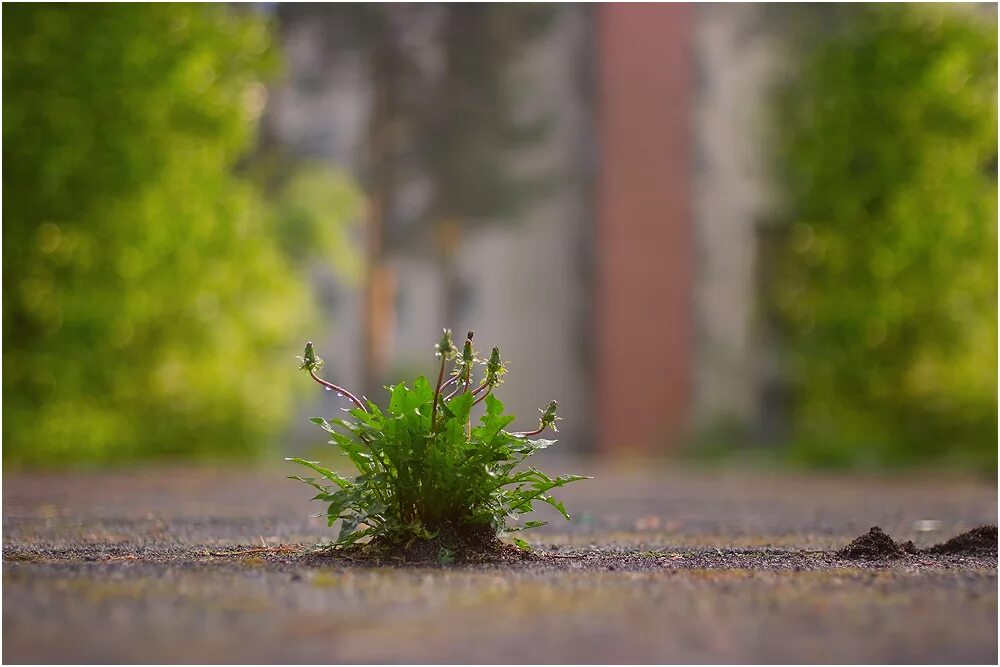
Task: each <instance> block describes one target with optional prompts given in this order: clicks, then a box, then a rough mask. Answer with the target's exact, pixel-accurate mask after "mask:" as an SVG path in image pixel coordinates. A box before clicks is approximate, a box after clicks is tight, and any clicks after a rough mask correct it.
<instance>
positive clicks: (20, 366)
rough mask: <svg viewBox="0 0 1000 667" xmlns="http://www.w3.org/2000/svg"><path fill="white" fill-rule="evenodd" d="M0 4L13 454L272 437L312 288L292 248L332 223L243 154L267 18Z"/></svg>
mask: <svg viewBox="0 0 1000 667" xmlns="http://www.w3.org/2000/svg"><path fill="white" fill-rule="evenodd" d="M3 18H4V22H3V37H4V43H3V57H4V68H3V92H4V102H3V112H4V113H3V141H4V150H3V163H4V175H3V186H4V194H5V195H6V196H5V197H4V200H3V215H4V226H3V241H4V244H3V278H4V285H5V288H4V300H3V318H4V327H3V363H4V372H3V407H4V417H5V419H4V421H3V437H4V460H5V462H13V463H26V464H41V463H45V464H51V463H63V464H66V463H75V462H117V461H123V460H128V459H132V458H139V457H167V456H189V455H211V456H215V455H233V454H247V453H253V452H257V451H260V449H261V447H262V445H263V444H264V443H266V442H267V439H268V437H269V436H271V435H273V434H274V432H275V429H276V428H278V427H279V426H281V425H283V423H284V418H285V417H287V412H288V409H289V407H290V406H289V403H290V391H291V386H290V383H291V381H292V379H293V377H294V376H293V375H292V374H291V373H289V372H288V369H289V368H291V366H289V364H290V363H293V361H294V359H293V357H294V354H295V351H296V350H297V349H298V344H299V342H300V341H299V338H300V337H301V335H302V331H303V330H304V327H305V326H306V323H307V321H308V319H307V318H308V317H309V316H308V313H309V311H310V306H311V294H310V292H309V289H308V287H307V286H306V284H305V283H304V282H303V281H302V280H301V279H300V278H299V277H298V276H297V275H296V273H295V271H294V270H293V267H292V263H291V259H293V258H294V259H299V258H300V257H301V255H302V252H303V248H308V249H310V250H311V251H314V252H329V251H330V250H331V246H332V245H336V243H337V240H336V239H332V238H331V237H330V236H329V234H324V233H323V232H322V231H321V228H322V226H323V225H324V224H327V223H328V222H329V221H318V220H317V217H316V216H315V215H313V216H312V218H309V217H308V216H306V217H305V218H304V220H305V221H304V222H303V217H302V215H300V216H299V221H298V223H297V224H298V227H296V228H293V227H283V226H282V221H283V220H286V219H287V218H288V216H285V215H280V212H281V209H280V207H279V209H278V211H277V212H275V211H272V210H269V209H268V208H267V207H265V206H264V205H263V202H262V201H261V199H260V198H259V197H258V196H257V195H256V191H255V189H254V188H253V187H251V184H250V183H249V182H248V181H246V180H245V179H241V178H238V177H236V176H234V175H233V167H234V165H235V163H236V162H237V160H238V159H239V158H240V156H241V155H242V154H243V153H244V152H245V151H246V150H247V149H248V148H249V147H250V145H251V143H252V140H253V137H254V129H255V127H256V120H257V117H258V115H259V114H260V112H261V111H262V109H263V106H264V102H265V99H266V92H265V89H264V87H263V85H262V84H261V77H262V76H263V75H265V74H267V73H268V72H271V71H274V69H275V65H276V58H275V56H274V54H273V52H272V50H271V46H270V35H269V30H268V27H267V25H266V23H265V22H264V21H262V20H261V19H260V17H259V16H256V15H254V14H250V13H244V12H238V11H234V10H233V9H232V8H228V7H224V6H219V5H217V6H210V5H191V4H159V5H156V4H154V5H103V6H96V5H53V4H33V5H5V6H4V8H3ZM312 178H313V180H315V176H313V177H312ZM300 187H302V186H301V183H300V184H299V185H293V186H292V188H293V189H294V188H300ZM313 189H315V188H313ZM341 192H343V193H344V194H343V195H342V196H343V197H345V198H349V197H350V194H348V193H346V191H343V190H342V191H341ZM289 198H291V199H296V205H299V202H298V200H297V195H296V196H293V195H291V194H289ZM310 220H311V222H310ZM338 222H339V221H338ZM295 236H298V237H299V238H298V242H296V239H295V238H294V237H295Z"/></svg>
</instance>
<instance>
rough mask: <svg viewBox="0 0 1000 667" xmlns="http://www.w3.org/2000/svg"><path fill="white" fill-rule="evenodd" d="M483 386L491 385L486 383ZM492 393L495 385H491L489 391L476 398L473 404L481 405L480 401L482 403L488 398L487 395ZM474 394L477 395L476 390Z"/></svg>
mask: <svg viewBox="0 0 1000 667" xmlns="http://www.w3.org/2000/svg"><path fill="white" fill-rule="evenodd" d="M482 386H483V387H486V386H489V385H485V384H484V385H482ZM492 393H493V387H490V389H489V391H487V392H486V393H485V394H483V395H482V396H480V397H479V398H477V399H476V400H474V401H473V402H472V404H473V405H479V404H480V403H481V402H482V401H484V400H486V397H487V396H489V395H490V394H492ZM472 395H473V396H475V395H476V392H472Z"/></svg>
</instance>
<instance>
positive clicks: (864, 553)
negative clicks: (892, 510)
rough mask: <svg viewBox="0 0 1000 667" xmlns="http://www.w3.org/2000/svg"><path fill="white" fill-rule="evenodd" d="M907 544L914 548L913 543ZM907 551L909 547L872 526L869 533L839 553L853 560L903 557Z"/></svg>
mask: <svg viewBox="0 0 1000 667" xmlns="http://www.w3.org/2000/svg"><path fill="white" fill-rule="evenodd" d="M907 546H909V547H910V548H913V544H912V543H909V544H908V545H907ZM915 550H916V549H914V551H915ZM907 551H908V550H907V549H905V548H904V547H903V546H901V545H899V544H897V543H896V541H895V540H893V539H892V538H891V537H889V536H888V535H886V534H885V533H884V532H883V531H882V529H881V528H879V527H878V526H872V527H871V528H870V529H869V530H868V532H867V533H865V534H864V535H861V536H860V537H858V538H857V539H855V540H854V541H853V542H851V543H850V544H848V545H847V546H846V547H844V548H843V549H841V550H840V551H838V552H837V553H838V555H840V556H841V557H843V558H849V559H851V560H883V559H890V558H903V557H905V556H906V553H907ZM911 553H912V552H911Z"/></svg>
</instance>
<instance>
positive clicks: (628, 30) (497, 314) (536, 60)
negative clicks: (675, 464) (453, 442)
mask: <svg viewBox="0 0 1000 667" xmlns="http://www.w3.org/2000/svg"><path fill="white" fill-rule="evenodd" d="M760 11H761V10H760V9H759V8H758V7H757V6H755V5H590V6H587V5H562V6H559V9H558V11H557V12H556V13H555V16H554V19H553V21H552V24H551V26H550V27H549V28H548V29H547V30H546V31H545V33H544V35H543V36H542V37H541V38H540V39H539V40H537V42H536V43H534V44H532V45H531V46H530V47H528V48H526V49H525V50H524V53H523V54H521V56H520V57H519V58H518V62H517V65H516V69H517V72H516V74H517V77H516V78H517V80H519V81H524V82H526V83H525V85H527V86H529V87H530V94H528V95H525V96H524V100H523V102H522V104H523V106H524V109H523V111H524V113H525V114H528V115H530V114H532V113H537V112H545V113H547V114H548V115H549V117H550V119H551V121H552V122H551V128H550V131H549V132H548V133H547V134H546V135H545V137H544V138H543V139H542V140H541V141H538V142H536V143H535V144H533V145H531V146H529V147H527V148H526V149H524V150H521V151H519V152H518V154H517V156H516V157H515V158H513V159H514V160H515V164H516V165H517V167H518V168H523V169H526V170H535V171H539V172H544V173H547V174H550V175H554V178H555V180H556V182H557V183H558V187H557V188H555V189H554V190H553V191H552V192H551V194H548V195H546V196H545V197H543V198H541V199H540V200H539V201H537V202H536V203H534V204H533V205H532V206H531V208H530V210H529V212H528V213H527V214H526V215H524V216H522V217H521V219H519V220H517V221H511V224H496V225H489V226H482V227H477V228H475V229H474V230H470V231H469V232H468V233H465V234H463V235H462V236H461V237H460V239H459V241H458V242H459V243H460V244H461V248H460V252H459V263H458V272H459V275H460V281H461V285H462V298H461V308H460V309H459V312H458V317H457V318H456V320H457V321H453V322H442V314H443V313H444V312H445V307H444V304H443V303H442V300H443V298H444V297H443V296H442V295H443V294H444V293H445V291H444V286H443V284H442V281H443V280H444V277H443V272H442V271H441V269H440V266H439V264H438V263H437V261H436V260H435V258H433V257H427V256H422V255H421V254H419V253H409V252H406V250H405V249H402V250H400V251H394V252H393V253H392V254H391V256H390V257H389V259H388V266H389V269H390V271H389V276H390V278H389V280H388V282H387V292H388V294H387V295H386V297H385V298H388V299H391V301H392V308H390V309H389V310H388V311H387V312H391V313H392V321H389V322H385V323H384V324H385V330H386V333H387V335H386V337H385V338H384V340H383V341H382V344H383V346H384V348H385V349H384V353H385V359H386V363H385V368H384V369H382V374H381V375H382V376H383V377H384V378H385V380H386V381H387V382H388V381H390V380H393V381H395V380H398V379H402V378H404V377H409V376H412V375H415V374H416V373H420V372H422V373H425V374H429V373H430V372H432V369H433V360H432V357H431V346H432V344H433V342H434V341H436V340H437V338H438V336H439V334H440V329H441V327H442V326H449V327H450V328H452V329H453V330H455V332H456V336H457V337H460V336H461V334H462V333H464V331H465V330H466V329H475V331H476V341H477V342H478V343H479V346H480V347H482V348H485V349H487V350H488V348H489V346H491V345H494V344H497V345H500V347H501V349H502V350H503V352H504V357H505V358H506V359H509V360H510V364H509V368H510V374H509V376H508V381H507V383H506V384H505V386H504V387H503V388H502V391H501V394H500V395H501V398H502V399H503V400H504V402H505V403H506V404H507V405H508V407H509V408H510V409H511V410H513V411H514V412H515V413H517V414H518V415H522V416H524V417H526V419H525V422H519V424H522V425H525V426H527V425H528V424H529V423H530V419H531V418H530V417H528V416H529V415H533V414H535V412H534V410H535V408H537V407H540V406H542V405H544V404H545V403H546V402H547V401H548V400H550V399H551V398H558V399H559V401H560V405H561V412H562V414H563V416H564V418H565V421H564V422H562V423H561V424H564V425H565V426H564V427H563V428H561V431H562V439H563V441H564V445H565V446H567V447H569V448H572V449H573V450H575V451H588V450H594V449H599V450H606V451H610V450H614V451H619V450H639V451H646V452H652V451H662V450H666V449H669V448H671V447H674V446H676V445H677V444H678V443H680V442H681V441H683V440H684V439H686V438H689V437H691V436H692V435H695V434H697V433H698V432H700V431H703V430H706V429H712V428H715V427H717V426H718V425H720V424H739V425H742V426H749V427H754V426H755V425H761V424H766V423H767V421H768V417H767V410H768V406H766V405H765V401H763V400H762V397H763V396H766V395H767V383H768V377H769V374H770V373H771V372H772V371H773V369H772V365H773V364H771V363H770V362H769V357H768V356H767V355H766V354H765V353H764V349H763V346H762V343H761V341H760V338H759V336H758V335H757V333H756V327H755V326H754V322H755V313H754V310H753V308H754V303H755V302H756V299H755V290H756V287H755V282H756V279H755V265H754V261H755V256H756V253H755V250H756V229H757V226H758V224H759V222H760V220H761V218H762V216H764V215H766V211H767V208H768V206H769V201H770V195H769V190H768V185H767V182H766V179H765V178H764V177H763V176H762V174H765V173H766V169H765V168H764V159H763V156H762V154H761V142H762V128H763V123H764V120H765V119H764V118H762V117H761V109H762V104H761V102H762V98H763V95H764V94H765V92H766V89H767V82H768V80H769V77H771V76H772V74H773V72H774V71H775V70H776V67H777V63H776V61H777V58H776V55H775V49H774V46H773V43H772V38H771V37H770V36H769V35H768V34H767V33H766V31H763V30H762V29H761V26H762V22H761V21H760V16H759V14H760ZM316 16H317V15H316V11H315V10H310V9H307V8H304V7H301V6H297V5H281V6H279V9H278V10H277V20H278V21H279V26H280V31H281V33H282V38H283V41H284V48H285V51H286V58H287V61H288V62H287V68H288V75H287V78H286V80H285V81H284V82H283V84H282V85H281V86H279V87H277V88H276V89H275V90H274V91H272V94H271V101H270V104H269V110H268V116H267V118H266V120H265V131H266V132H267V133H269V134H270V135H271V136H273V137H275V138H276V139H278V140H279V141H281V142H282V143H283V144H285V145H287V146H290V147H291V148H292V150H294V151H296V152H298V153H301V154H304V155H309V156H313V157H319V158H322V159H325V160H329V161H330V162H332V163H335V164H338V165H344V166H347V167H349V168H351V169H353V170H355V171H360V170H361V169H362V165H363V164H364V161H365V155H366V144H365V141H366V123H367V119H368V117H369V114H371V113H372V91H371V85H370V81H369V79H368V70H367V69H366V63H365V61H364V59H362V58H360V57H357V56H351V55H350V53H349V52H344V51H338V50H335V49H331V46H330V45H331V42H332V41H334V40H337V39H340V36H339V35H338V33H337V28H336V26H335V25H331V24H330V23H329V22H324V21H321V20H317V19H316ZM407 30H408V34H410V35H411V37H412V39H413V40H416V41H418V42H420V41H423V42H424V43H426V44H427V53H428V58H433V52H434V45H435V44H436V40H439V37H438V36H437V35H436V33H435V27H434V25H433V23H432V22H431V23H428V24H426V25H421V24H419V23H415V24H413V25H410V26H408V28H407ZM420 196H421V193H420V192H419V188H418V189H416V190H415V191H412V192H403V193H401V195H400V197H399V200H400V201H402V202H403V203H404V205H405V202H406V201H407V197H410V198H413V199H414V200H418V199H419V198H420ZM320 279H321V280H329V278H318V280H320ZM323 293H324V294H326V295H327V298H326V299H325V304H326V307H328V308H329V315H330V318H331V320H332V321H333V323H334V325H333V327H332V328H331V330H330V331H329V332H325V333H324V334H323V335H314V336H313V339H314V340H316V341H317V343H319V344H321V349H322V350H324V351H325V354H324V356H325V357H326V358H327V359H328V363H329V367H330V368H331V369H333V371H332V372H335V373H336V375H337V377H338V379H339V380H341V381H343V382H345V383H347V384H348V385H358V384H359V383H360V382H361V380H362V374H363V369H362V366H361V364H362V362H361V355H360V354H359V353H358V349H359V347H360V343H359V341H360V339H361V337H362V328H361V318H360V316H359V313H361V312H362V308H363V306H364V304H363V301H362V299H363V296H362V291H361V289H360V286H359V285H358V284H342V283H333V282H330V283H327V284H324V285H323Z"/></svg>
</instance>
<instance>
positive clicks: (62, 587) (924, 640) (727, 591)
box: [3, 461, 997, 663]
mask: <svg viewBox="0 0 1000 667" xmlns="http://www.w3.org/2000/svg"><path fill="white" fill-rule="evenodd" d="M544 467H546V468H551V469H552V470H554V471H558V472H564V471H566V470H572V471H574V472H580V473H586V474H594V475H596V476H597V479H595V480H592V481H588V482H581V483H579V484H577V485H573V486H571V487H567V488H566V489H565V490H564V493H562V494H560V497H561V498H563V499H564V500H565V501H566V504H567V506H568V507H569V508H570V510H571V511H574V512H575V514H574V520H573V521H572V522H569V523H566V522H562V521H559V522H558V523H557V522H556V519H558V517H552V516H549V515H547V514H545V515H543V516H541V517H540V518H545V519H550V520H552V522H553V523H552V524H551V525H549V526H546V527H544V528H541V529H537V530H535V531H529V532H528V533H525V534H524V536H525V537H526V538H528V540H529V541H530V542H532V544H533V545H534V547H535V551H534V554H533V555H532V556H531V557H529V558H525V559H521V558H516V557H512V558H510V559H509V560H508V561H506V562H502V563H493V564H474V565H462V566H457V567H456V566H447V567H446V566H439V565H438V566H430V567H415V566H412V565H408V566H400V565H398V564H395V563H392V562H388V563H385V564H383V565H382V566H380V567H376V566H373V565H372V564H371V563H365V562H358V561H356V560H350V559H345V558H341V557H337V556H331V555H330V554H329V553H327V552H325V551H323V550H322V549H319V548H317V546H316V545H317V544H319V543H321V542H324V541H325V540H328V539H329V538H330V537H331V533H330V531H329V529H327V528H326V526H325V523H324V522H322V521H321V520H319V519H311V518H309V516H308V515H309V514H310V513H311V512H313V511H316V510H317V509H318V508H311V507H310V506H309V505H308V503H307V502H306V500H307V499H308V497H309V491H308V489H304V488H302V485H300V484H298V483H296V482H292V481H289V480H286V479H284V478H283V474H290V473H289V472H288V471H286V470H284V469H268V470H246V471H232V470H229V471H221V470H208V469H197V470H191V469H183V468H167V469H146V470H139V471H121V472H113V473H108V472H104V473H76V474H71V473H64V474H7V475H5V476H4V487H3V498H4V512H3V530H4V532H3V556H4V564H3V577H4V587H3V602H4V607H3V630H4V641H3V650H4V659H5V661H6V662H9V663H23V662H141V663H158V662H254V663H258V662H282V663H287V662H324V663H328V662H488V663H498V662H541V663H552V662H577V663H595V662H612V663H618V662H657V663H662V662H950V663H956V662H957V663H963V662H966V663H968V662H979V663H995V662H996V661H997V625H996V619H997V558H996V549H995V544H996V529H995V528H993V532H992V539H993V545H994V547H993V549H992V551H991V550H990V549H988V548H985V549H978V550H972V551H971V552H970V551H969V550H964V551H963V550H958V551H957V552H956V550H955V549H942V550H941V551H942V552H941V553H931V552H929V551H927V549H928V548H929V547H932V545H935V544H939V543H943V542H945V541H946V540H948V539H949V538H952V537H953V536H956V535H958V534H959V533H963V532H965V531H968V530H971V529H973V528H976V527H977V526H982V525H986V524H995V523H996V519H997V494H996V487H995V485H994V484H991V483H984V482H982V481H977V480H969V479H957V478H943V479H942V478H940V477H933V478H931V477H906V478H889V479H885V478H879V477H856V476H855V477H838V476H829V475H822V476H797V475H781V474H763V473H749V472H746V473H721V472H706V471H691V470H671V469H666V468H662V469H661V468H658V467H655V466H646V467H644V468H642V469H632V470H625V469H610V468H607V467H602V466H598V465H597V464H594V463H589V462H586V461H573V462H565V461H559V462H555V463H550V464H548V465H545V466H544ZM553 514H554V512H553ZM875 525H878V526H880V527H881V529H883V530H884V531H885V533H886V534H887V535H888V536H891V540H896V541H898V542H899V543H903V541H912V542H913V543H914V548H913V551H917V553H909V552H906V551H904V552H903V553H902V554H900V553H899V552H895V551H894V552H893V554H892V557H891V558H883V557H880V556H879V555H878V554H877V553H876V554H875V555H874V557H873V558H866V559H863V560H853V559H851V558H848V557H845V556H844V555H843V554H841V553H838V550H840V549H842V548H843V547H845V546H846V545H848V544H849V543H850V542H851V541H852V540H853V539H854V538H855V537H857V536H859V535H862V534H865V533H867V532H868V531H869V528H870V527H872V526H875ZM976 536H979V537H982V535H980V534H979V533H976V534H974V535H973V538H976V539H978V538H977V537H976ZM985 537H986V539H987V540H988V538H989V535H986V536H985ZM973 538H969V539H973ZM974 541H975V540H974ZM975 543H976V544H977V545H979V546H982V545H983V544H987V545H988V542H983V541H981V540H980V541H976V542H975ZM963 544H964V543H963Z"/></svg>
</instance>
